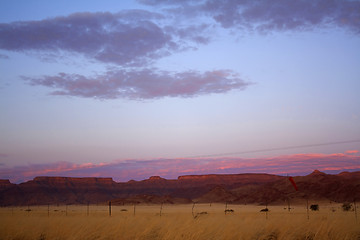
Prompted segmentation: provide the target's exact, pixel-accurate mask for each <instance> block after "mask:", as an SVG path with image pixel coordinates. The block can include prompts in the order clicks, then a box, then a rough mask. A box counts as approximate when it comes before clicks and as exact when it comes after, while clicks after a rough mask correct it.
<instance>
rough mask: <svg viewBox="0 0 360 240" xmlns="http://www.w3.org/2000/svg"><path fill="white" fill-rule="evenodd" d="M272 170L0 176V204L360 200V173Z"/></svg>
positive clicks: (265, 202) (267, 202)
mask: <svg viewBox="0 0 360 240" xmlns="http://www.w3.org/2000/svg"><path fill="white" fill-rule="evenodd" d="M293 179H294V181H295V182H296V184H297V186H298V189H299V190H298V191H296V190H295V189H294V187H293V186H292V185H291V183H290V181H289V179H288V177H285V176H277V175H271V174H228V175H216V174H212V175H189V176H180V177H178V179H174V180H167V179H164V178H161V177H159V176H153V177H150V178H149V179H147V180H143V181H133V180H132V181H129V182H120V183H118V182H114V181H113V180H112V179H111V178H70V177H36V178H34V179H33V180H31V181H28V182H25V183H21V184H12V183H10V182H9V181H8V180H0V205H1V206H9V205H40V204H87V203H105V202H108V201H113V203H114V204H133V203H136V204H159V203H190V202H192V201H193V202H229V203H242V204H244V203H258V204H277V203H283V202H284V201H286V200H290V199H291V201H293V202H296V201H302V200H304V199H311V200H327V201H336V202H346V201H348V202H352V201H354V200H360V172H352V173H349V172H343V173H340V174H337V175H330V174H325V173H322V172H319V171H314V172H313V173H311V174H309V175H307V176H297V177H293Z"/></svg>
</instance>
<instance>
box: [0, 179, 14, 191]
mask: <svg viewBox="0 0 360 240" xmlns="http://www.w3.org/2000/svg"><path fill="white" fill-rule="evenodd" d="M13 185H15V184H12V183H11V182H10V181H9V179H0V188H1V189H3V188H8V187H11V186H13Z"/></svg>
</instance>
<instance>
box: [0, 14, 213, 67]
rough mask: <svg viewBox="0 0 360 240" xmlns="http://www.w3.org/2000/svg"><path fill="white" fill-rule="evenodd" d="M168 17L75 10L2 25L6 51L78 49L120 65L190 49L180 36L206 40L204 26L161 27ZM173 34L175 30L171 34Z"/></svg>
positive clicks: (1, 41) (0, 35)
mask: <svg viewBox="0 0 360 240" xmlns="http://www.w3.org/2000/svg"><path fill="white" fill-rule="evenodd" d="M163 18H164V17H163V16H161V15H160V14H155V13H151V12H147V11H142V10H129V11H123V12H120V13H116V14H113V13H109V12H98V13H88V12H87V13H74V14H71V15H69V16H66V17H56V18H50V19H45V20H41V21H23V22H12V23H3V24H0V49H4V50H8V51H18V52H25V51H35V52H36V51H37V52H55V53H56V52H59V51H62V52H63V51H65V52H70V53H78V54H82V55H84V56H86V57H87V58H90V59H96V60H98V61H101V62H104V63H115V64H119V65H123V66H124V65H142V64H148V63H149V62H151V61H152V60H154V59H157V58H159V57H162V56H166V55H168V54H169V53H170V52H172V51H178V50H179V49H183V48H186V47H187V46H183V45H179V44H178V43H176V42H175V41H174V38H175V39H177V38H180V37H181V38H185V39H188V40H193V41H195V42H203V43H204V42H206V37H203V36H202V34H201V31H200V30H201V29H204V26H202V28H201V29H200V28H187V29H186V30H187V32H186V33H184V32H181V34H182V35H176V34H177V33H178V32H179V31H178V30H174V29H173V27H171V26H163V27H162V26H160V25H159V24H157V23H155V21H157V22H161V21H162V19H163ZM170 32H171V33H170ZM181 44H184V45H186V44H185V43H184V42H182V43H181Z"/></svg>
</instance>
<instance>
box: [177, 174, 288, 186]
mask: <svg viewBox="0 0 360 240" xmlns="http://www.w3.org/2000/svg"><path fill="white" fill-rule="evenodd" d="M281 178H282V177H281V176H277V175H271V174H264V173H244V174H208V175H185V176H179V177H178V180H179V181H184V182H189V181H191V182H204V183H207V184H214V183H216V184H219V183H226V184H231V183H237V182H243V183H246V182H271V181H276V180H279V179H281Z"/></svg>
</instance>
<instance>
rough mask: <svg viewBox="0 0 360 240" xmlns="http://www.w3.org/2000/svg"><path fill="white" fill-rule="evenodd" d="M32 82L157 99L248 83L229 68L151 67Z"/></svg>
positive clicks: (98, 94)
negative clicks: (176, 69)
mask: <svg viewBox="0 0 360 240" xmlns="http://www.w3.org/2000/svg"><path fill="white" fill-rule="evenodd" d="M24 79H25V80H27V81H29V83H30V84H31V85H41V86H46V87H50V88H55V89H57V90H56V91H54V92H53V93H52V94H54V95H67V96H77V97H86V98H99V99H114V98H127V99H156V98H162V97H194V96H199V95H204V94H211V93H226V92H228V91H230V90H233V89H244V88H246V87H247V86H249V84H250V83H247V82H245V81H243V80H242V79H240V78H239V77H238V76H237V74H235V73H234V72H232V71H229V70H218V71H208V72H204V73H199V72H195V71H188V72H181V73H171V72H166V71H158V70H154V69H151V70H150V69H145V70H139V71H113V72H107V73H106V74H105V75H99V76H95V77H92V78H88V77H85V76H82V75H78V74H65V73H60V74H58V75H56V76H43V77H40V78H28V77H24Z"/></svg>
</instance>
